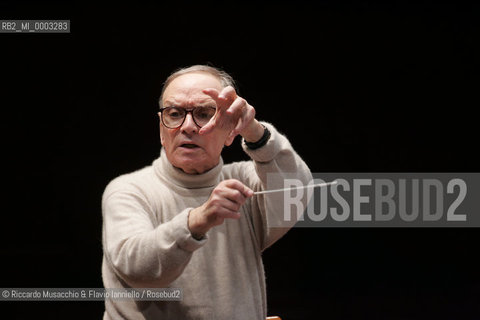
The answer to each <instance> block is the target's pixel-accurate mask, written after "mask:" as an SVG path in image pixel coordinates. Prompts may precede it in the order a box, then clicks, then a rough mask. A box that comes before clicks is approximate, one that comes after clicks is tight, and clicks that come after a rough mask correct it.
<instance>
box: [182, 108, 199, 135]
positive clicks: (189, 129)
mask: <svg viewBox="0 0 480 320" xmlns="http://www.w3.org/2000/svg"><path fill="white" fill-rule="evenodd" d="M181 130H182V131H183V132H185V133H189V134H192V133H197V132H198V127H197V125H196V124H195V121H193V116H192V113H191V112H189V113H187V114H186V115H185V121H183V124H182V127H181Z"/></svg>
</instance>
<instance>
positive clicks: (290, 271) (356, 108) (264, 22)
mask: <svg viewBox="0 0 480 320" xmlns="http://www.w3.org/2000/svg"><path fill="white" fill-rule="evenodd" d="M387 3H388V4H387ZM479 13H480V11H479V5H478V4H473V3H468V2H458V1H385V2H384V1H358V2H354V1H339V0H337V1H333V0H332V1H317V2H309V1H280V2H278V1H269V2H262V3H259V2H253V1H252V2H248V1H245V2H237V3H233V2H228V3H220V2H212V1H200V2H195V3H194V2H175V3H173V2H172V3H169V2H163V3H161V4H155V5H153V4H140V3H138V2H135V3H133V2H131V3H130V4H122V5H120V4H117V5H114V6H105V5H103V6H102V5H99V4H94V3H90V4H89V3H87V2H69V4H65V3H64V2H60V1H59V2H43V3H38V2H37V1H15V2H13V1H8V2H0V19H70V20H71V33H70V34H0V58H1V60H0V106H1V109H0V117H1V118H0V119H1V122H2V125H1V139H2V144H1V146H2V153H1V154H2V160H3V166H2V169H3V175H2V176H3V179H2V182H3V186H4V187H3V188H2V190H3V191H2V210H1V220H0V221H1V222H0V233H1V234H0V256H1V258H0V259H1V262H0V287H3V288H5V287H53V288H56V287H97V288H98V287H102V281H101V270H100V266H101V259H102V248H101V210H100V201H101V195H102V192H103V189H104V188H105V186H106V184H107V183H108V182H109V181H110V180H111V179H113V178H114V177H116V176H118V175H120V174H123V173H127V172H131V171H133V170H136V169H139V168H141V167H143V166H146V165H149V164H150V163H151V162H152V161H153V160H154V159H155V158H156V157H157V156H158V155H159V149H160V143H159V129H158V120H157V115H156V112H157V109H158V106H157V99H158V96H159V94H160V90H161V85H162V82H163V81H164V79H165V78H166V77H167V76H168V75H169V73H171V72H172V71H173V70H174V69H176V68H178V67H181V66H188V65H191V64H197V63H211V64H213V65H215V66H217V67H221V68H224V69H225V70H226V71H227V72H229V73H231V74H232V75H233V77H234V78H236V79H237V81H238V85H239V89H240V94H241V95H242V96H243V97H245V98H246V99H247V100H248V101H249V102H250V103H251V104H252V105H253V106H255V107H256V110H257V115H258V118H259V119H261V120H267V121H269V122H271V123H273V124H274V125H275V126H276V127H277V128H278V129H279V130H280V131H281V132H283V133H285V134H286V135H287V136H288V137H289V139H290V140H291V141H292V144H293V145H294V147H295V149H296V150H297V152H298V153H299V154H300V155H301V156H302V157H303V158H304V160H305V161H306V162H307V164H308V165H309V166H310V168H311V169H312V171H313V172H330V171H331V172H478V171H479V157H478V152H477V149H478V142H477V140H478V124H477V123H478V121H477V115H476V113H475V111H476V109H478V106H479V105H480V104H479V99H478V77H479V72H478V71H479V68H478V67H479V56H480V55H479V50H478V42H479V39H480V37H479V36H480V33H479V29H478V27H479V25H478V17H479ZM223 156H224V159H225V161H226V162H231V161H234V160H238V159H244V158H245V156H244V155H243V153H242V151H241V148H240V146H239V142H238V140H237V142H236V143H235V145H234V146H233V147H231V148H229V149H227V150H226V151H225V152H224V155H223ZM479 240H480V232H479V230H478V229H440V228H436V229H426V228H417V229H414V228H401V229H369V228H361V229H355V228H338V229H328V228H315V229H293V230H292V231H291V232H289V234H287V235H286V236H285V237H284V238H283V239H281V240H280V241H279V242H278V243H277V244H276V245H275V246H273V247H272V248H270V249H269V250H267V251H266V252H265V254H264V263H265V269H266V273H267V291H268V297H269V314H270V315H280V316H282V318H283V319H284V320H293V319H307V317H309V316H310V317H311V319H317V318H318V319H439V318H442V319H444V318H445V319H480V307H479V305H480V303H479V302H480V279H479V270H480V263H479V262H478V243H479ZM0 310H2V311H0V312H2V313H5V314H10V317H9V318H11V319H15V318H18V319H24V318H30V317H32V316H33V315H35V316H36V317H40V318H50V319H99V318H101V317H102V314H103V303H102V302H62V303H58V302H57V303H55V302H38V303H37V302H30V303H13V302H11V303H2V305H1V306H0Z"/></svg>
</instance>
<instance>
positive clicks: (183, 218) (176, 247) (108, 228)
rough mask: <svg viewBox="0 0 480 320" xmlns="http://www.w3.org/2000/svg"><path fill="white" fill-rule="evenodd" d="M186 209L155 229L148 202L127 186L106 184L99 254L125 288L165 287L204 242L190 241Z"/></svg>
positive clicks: (204, 240) (180, 272) (178, 274)
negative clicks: (104, 257)
mask: <svg viewBox="0 0 480 320" xmlns="http://www.w3.org/2000/svg"><path fill="white" fill-rule="evenodd" d="M191 209H192V208H186V209H184V210H183V211H182V212H180V213H179V214H178V215H176V216H175V217H174V218H173V219H171V220H170V221H168V222H164V223H161V224H159V225H158V226H155V225H156V223H155V215H154V212H153V210H152V208H151V206H150V205H149V203H148V201H147V200H146V198H145V197H144V196H142V194H141V193H140V192H138V191H136V190H135V189H134V188H132V187H131V186H129V185H128V183H115V182H114V183H110V185H109V186H107V188H106V190H105V192H104V195H103V199H102V211H103V247H104V248H103V250H104V254H105V256H106V258H107V261H108V263H109V264H110V265H111V267H112V268H113V270H114V271H115V273H116V274H117V276H119V277H120V278H121V279H122V280H123V281H125V282H126V283H127V284H128V285H129V286H131V287H136V288H140V287H142V288H144V287H159V288H161V287H167V286H168V285H169V284H170V283H171V282H173V281H174V280H175V279H176V278H177V277H178V276H180V275H181V274H182V272H183V270H184V269H185V267H186V266H187V264H188V262H189V261H190V258H191V256H192V253H193V252H194V251H195V250H196V249H198V248H200V247H201V246H202V245H203V244H204V243H205V242H206V238H204V239H202V240H200V241H198V240H196V239H194V238H193V237H192V235H191V233H190V230H189V229H188V214H189V212H190V210H191Z"/></svg>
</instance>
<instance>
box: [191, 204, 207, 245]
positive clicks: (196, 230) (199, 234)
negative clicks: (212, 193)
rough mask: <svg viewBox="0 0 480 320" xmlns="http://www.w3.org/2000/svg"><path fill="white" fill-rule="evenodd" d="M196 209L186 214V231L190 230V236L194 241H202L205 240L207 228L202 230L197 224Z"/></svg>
mask: <svg viewBox="0 0 480 320" xmlns="http://www.w3.org/2000/svg"><path fill="white" fill-rule="evenodd" d="M197 209H198V208H196V209H192V210H190V212H189V214H188V230H190V234H191V235H192V237H193V238H194V239H195V240H202V239H204V238H205V235H206V234H207V231H208V228H202V227H201V226H200V224H199V223H198V222H197V219H195V218H196V212H195V210H197Z"/></svg>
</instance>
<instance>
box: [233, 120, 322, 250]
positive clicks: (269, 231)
mask: <svg viewBox="0 0 480 320" xmlns="http://www.w3.org/2000/svg"><path fill="white" fill-rule="evenodd" d="M262 124H263V125H265V126H266V127H267V128H268V130H270V132H271V137H270V139H269V141H268V142H267V144H266V145H264V146H263V147H261V148H258V149H255V150H251V149H249V148H248V147H247V146H246V144H245V141H244V140H243V142H242V147H243V149H244V151H245V152H246V153H247V154H248V155H249V156H250V158H252V160H254V161H253V165H251V162H250V165H249V167H247V168H244V169H243V170H242V172H243V173H244V175H245V179H246V181H247V183H248V184H249V185H250V186H251V187H252V188H253V189H254V191H261V190H264V189H265V188H268V189H281V188H284V187H285V185H284V181H285V179H292V178H294V179H295V181H297V182H300V183H301V184H302V185H306V184H308V183H309V182H311V181H312V179H313V178H312V174H311V172H310V169H309V168H308V166H307V165H306V164H305V162H304V161H303V160H302V159H301V158H300V156H299V155H298V154H297V153H296V152H295V150H294V149H293V148H292V146H291V144H290V142H289V141H288V139H287V138H286V137H285V136H284V135H282V134H280V133H279V132H278V131H277V130H276V129H275V127H274V126H273V125H271V124H269V123H265V122H262ZM246 165H248V163H246ZM284 197H285V194H284V193H283V192H279V193H270V194H263V195H256V196H254V197H253V198H252V200H251V210H250V211H251V215H252V217H251V219H252V224H253V228H254V232H255V236H256V237H257V241H258V242H259V245H260V248H261V250H264V249H266V248H268V247H269V246H270V245H272V244H273V243H274V242H275V241H277V240H278V239H280V238H281V237H282V236H283V235H284V234H285V233H286V232H287V231H288V230H289V229H290V228H291V227H292V226H293V225H294V224H295V222H296V218H297V215H296V212H294V210H292V220H291V221H290V222H289V221H288V220H287V219H285V217H284V212H285V207H284V204H285V201H284ZM308 200H309V199H307V196H306V195H304V196H302V197H301V199H300V200H299V201H301V202H302V204H303V207H304V208H306V205H307V203H308ZM301 214H303V212H301Z"/></svg>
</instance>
